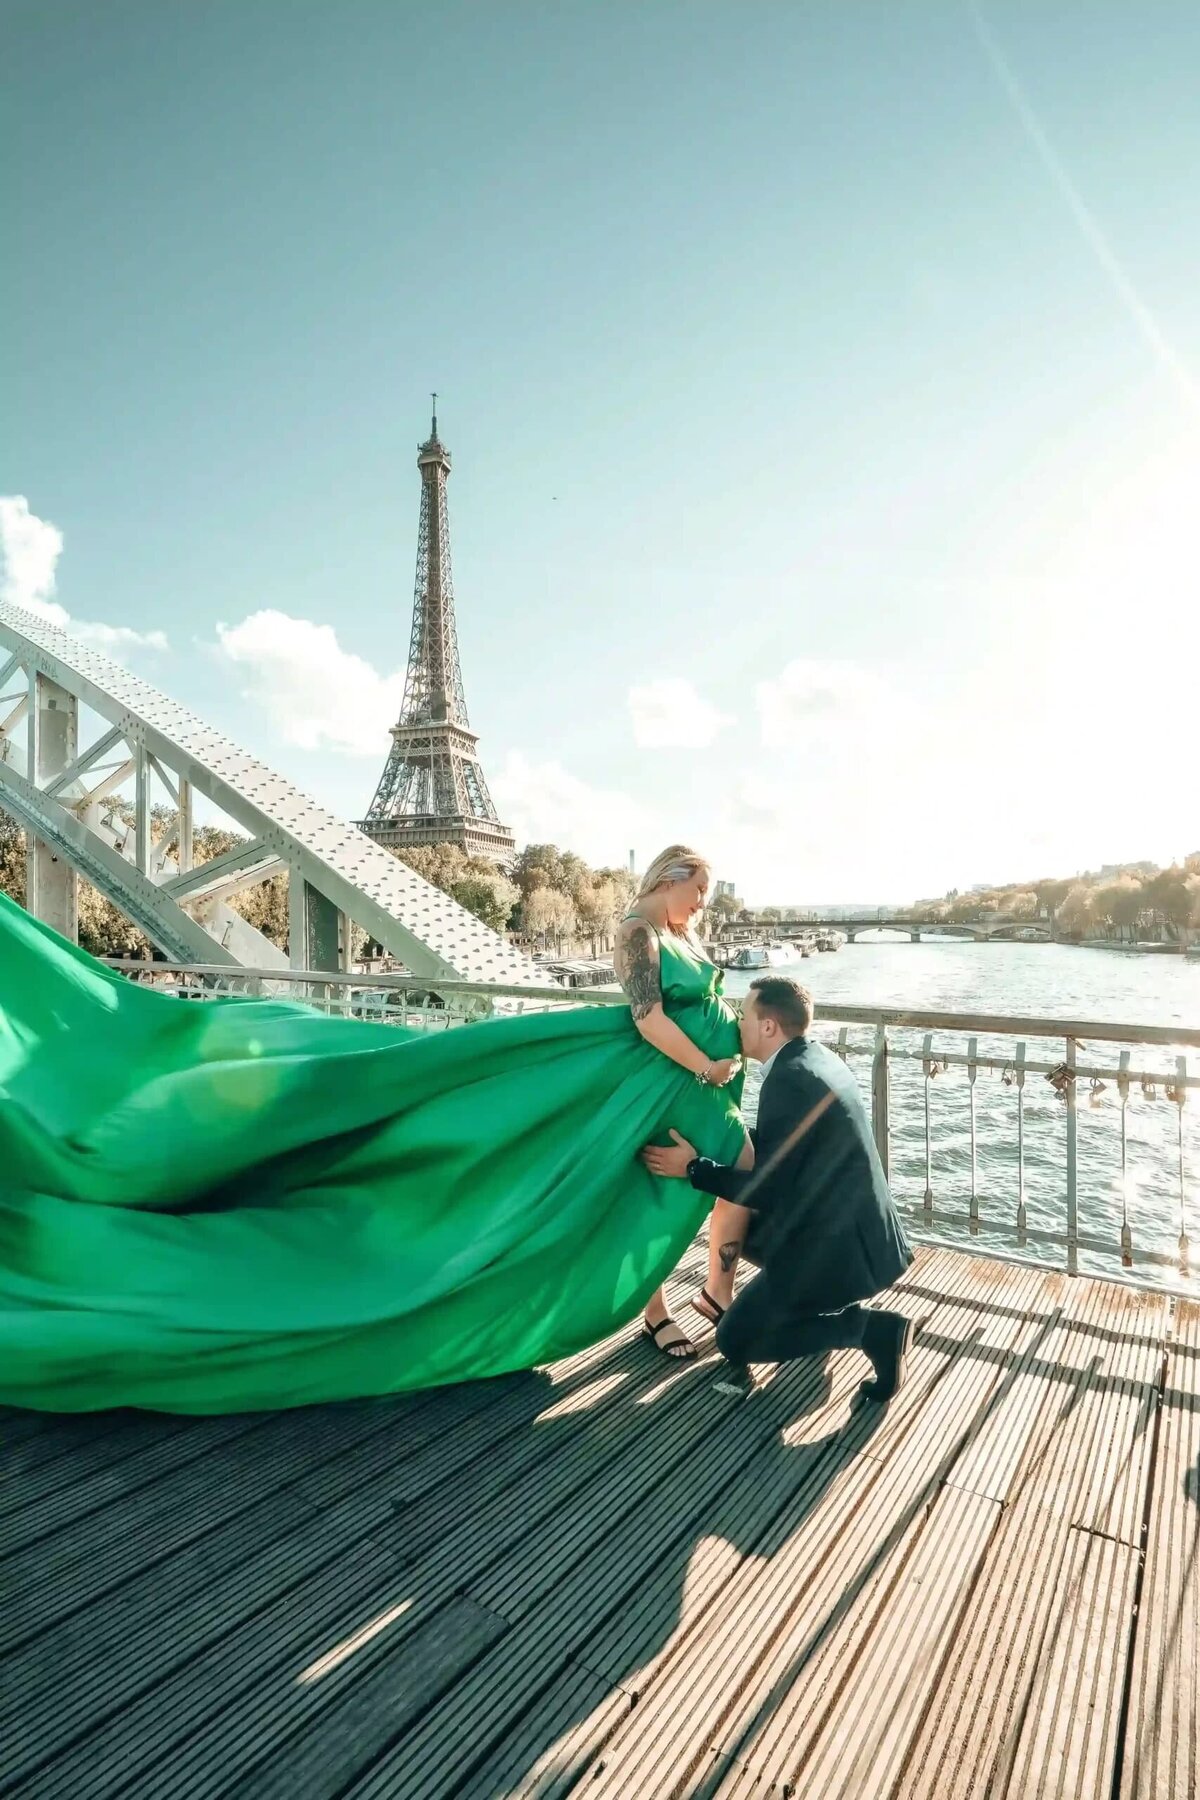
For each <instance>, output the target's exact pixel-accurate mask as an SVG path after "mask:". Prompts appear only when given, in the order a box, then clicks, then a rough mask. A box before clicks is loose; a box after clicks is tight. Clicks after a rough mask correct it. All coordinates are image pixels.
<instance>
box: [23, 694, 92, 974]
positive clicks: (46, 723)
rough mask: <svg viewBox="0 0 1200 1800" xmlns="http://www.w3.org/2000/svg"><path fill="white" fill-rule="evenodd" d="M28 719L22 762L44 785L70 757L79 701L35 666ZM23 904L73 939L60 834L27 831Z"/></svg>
mask: <svg viewBox="0 0 1200 1800" xmlns="http://www.w3.org/2000/svg"><path fill="white" fill-rule="evenodd" d="M27 718H28V732H29V739H28V748H27V750H26V757H27V766H28V767H29V768H30V769H32V770H34V771H35V781H36V784H37V786H38V787H41V788H44V787H46V786H47V785H48V784H50V783H52V782H53V781H54V779H55V777H56V776H58V775H61V773H62V772H63V770H64V769H69V768H70V767H71V764H72V763H73V762H74V761H75V753H76V745H77V742H78V735H79V704H78V702H77V700H76V698H75V696H74V694H72V693H69V692H68V691H67V689H66V688H64V687H60V686H59V684H58V683H57V682H56V681H52V680H51V679H50V677H49V676H48V675H43V674H41V673H39V672H36V671H35V672H33V673H32V674H31V675H30V678H29V707H28V713H27ZM27 824H28V820H27ZM25 904H26V906H27V907H28V908H29V910H30V912H31V913H32V914H33V916H34V918H35V919H41V920H42V921H43V923H44V924H46V925H50V926H53V928H54V930H55V931H57V932H58V933H59V934H60V935H61V936H62V937H65V938H69V939H70V941H71V942H72V943H75V942H77V940H78V937H79V877H78V875H77V874H76V872H75V868H74V866H73V864H72V862H71V860H70V857H69V856H68V855H67V854H65V851H64V846H63V844H62V841H61V839H59V838H56V840H55V841H53V842H52V841H51V840H50V839H49V838H46V837H43V836H42V835H41V834H40V833H39V832H38V831H37V830H36V829H29V830H28V832H27V849H26V858H25Z"/></svg>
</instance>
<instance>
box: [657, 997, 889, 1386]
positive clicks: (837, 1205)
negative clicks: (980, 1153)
mask: <svg viewBox="0 0 1200 1800" xmlns="http://www.w3.org/2000/svg"><path fill="white" fill-rule="evenodd" d="M811 1023H812V999H811V997H810V996H809V994H808V993H807V991H806V990H805V989H804V988H802V987H799V986H798V985H797V983H796V982H794V981H789V980H788V979H787V978H786V977H784V976H781V975H768V976H764V977H762V978H761V979H760V980H758V981H755V982H752V983H751V987H750V993H749V995H748V996H747V998H746V1002H745V1007H744V1010H743V1013H742V1026H741V1030H742V1049H743V1051H744V1053H745V1054H746V1055H747V1056H748V1057H753V1058H755V1059H756V1060H757V1061H759V1062H761V1063H762V1064H763V1084H762V1088H761V1091H760V1094H759V1101H758V1125H757V1127H756V1129H755V1130H754V1131H753V1132H752V1133H751V1137H752V1138H753V1141H754V1167H753V1168H752V1169H734V1168H728V1167H725V1166H724V1165H722V1164H720V1163H715V1162H712V1161H711V1160H710V1159H709V1158H708V1157H704V1156H697V1155H696V1152H695V1150H694V1149H693V1147H692V1146H691V1144H689V1143H687V1142H685V1140H684V1139H683V1138H681V1137H680V1136H679V1134H678V1132H675V1131H672V1133H671V1136H672V1137H673V1138H674V1140H675V1142H674V1145H673V1146H672V1147H671V1148H670V1149H664V1148H660V1147H657V1146H654V1145H651V1146H650V1147H649V1148H647V1149H646V1150H644V1151H643V1152H642V1160H643V1161H644V1162H645V1163H646V1165H647V1167H648V1168H650V1169H651V1170H652V1171H653V1172H654V1173H655V1174H656V1175H678V1176H686V1178H687V1179H688V1180H689V1181H690V1182H691V1184H692V1186H693V1187H694V1188H698V1189H700V1190H701V1191H702V1192H703V1193H706V1194H714V1195H719V1196H722V1197H723V1199H719V1200H718V1202H717V1207H716V1209H715V1210H714V1216H713V1223H712V1229H713V1230H714V1231H716V1232H717V1233H718V1242H719V1243H720V1244H721V1245H722V1260H723V1261H724V1262H726V1266H727V1267H728V1266H730V1265H731V1262H732V1256H729V1257H727V1256H726V1254H725V1253H726V1252H731V1253H732V1255H737V1254H738V1253H739V1252H740V1254H741V1255H743V1256H745V1258H746V1260H747V1261H748V1262H752V1263H755V1264H756V1265H757V1266H758V1268H759V1270H760V1273H759V1274H758V1275H756V1276H755V1277H754V1279H753V1280H752V1281H751V1282H749V1283H748V1284H747V1285H746V1286H745V1287H744V1288H743V1289H742V1291H741V1293H740V1294H739V1295H738V1296H737V1298H736V1299H735V1300H734V1301H733V1303H732V1305H730V1306H729V1307H727V1308H726V1307H722V1306H720V1305H719V1304H718V1303H717V1302H716V1301H715V1300H714V1299H713V1298H712V1296H711V1295H708V1294H707V1293H706V1294H704V1295H702V1296H701V1310H703V1311H705V1312H706V1313H707V1314H708V1316H709V1317H715V1318H716V1320H717V1348H718V1350H720V1352H721V1354H722V1355H723V1356H724V1357H725V1358H726V1360H727V1362H728V1363H729V1365H730V1366H729V1369H728V1371H727V1372H726V1374H725V1375H724V1376H723V1377H722V1379H721V1380H720V1381H718V1383H717V1386H718V1387H719V1388H722V1389H724V1390H726V1391H729V1390H733V1391H736V1392H739V1393H745V1392H748V1391H749V1390H750V1389H751V1387H752V1386H753V1380H752V1377H751V1375H750V1369H749V1365H750V1364H751V1363H755V1362H786V1361H789V1360H790V1359H791V1358H793V1357H797V1356H821V1355H823V1354H824V1353H825V1352H826V1351H827V1350H834V1349H842V1348H852V1347H853V1348H858V1349H861V1350H862V1351H864V1352H865V1354H866V1356H867V1358H868V1359H869V1361H870V1363H871V1365H872V1368H873V1371H874V1379H873V1380H868V1381H865V1382H864V1383H863V1388H862V1391H863V1393H864V1395H865V1396H866V1398H867V1399H869V1400H877V1401H885V1400H890V1399H891V1398H892V1396H893V1395H894V1394H896V1393H898V1392H899V1390H900V1388H901V1386H902V1385H903V1383H904V1379H905V1373H906V1367H905V1358H906V1356H907V1353H908V1349H909V1343H910V1340H911V1336H912V1323H911V1321H910V1320H908V1319H906V1318H905V1317H904V1316H903V1314H902V1313H897V1312H883V1311H872V1310H869V1309H867V1308H865V1307H864V1306H862V1305H861V1304H860V1303H861V1302H862V1301H864V1300H868V1299H870V1298H871V1297H872V1296H873V1295H875V1294H878V1293H881V1292H882V1291H883V1290H884V1289H885V1288H889V1287H890V1286H891V1285H892V1283H893V1282H894V1281H895V1280H896V1279H897V1278H898V1277H899V1276H900V1275H902V1274H903V1273H904V1271H905V1269H907V1268H908V1266H909V1264H910V1263H911V1262H912V1251H911V1250H910V1249H909V1246H908V1241H907V1239H906V1238H905V1235H904V1229H903V1227H902V1225H901V1223H900V1220H899V1217H898V1216H897V1213H896V1208H895V1205H894V1204H893V1201H892V1197H891V1194H890V1193H889V1192H888V1185H887V1179H886V1177H885V1175H884V1172H883V1165H882V1164H881V1162H880V1160H879V1154H878V1152H877V1150H876V1148H875V1140H874V1138H873V1136H872V1133H871V1125H870V1120H869V1119H868V1117H867V1112H866V1108H865V1107H864V1106H863V1103H862V1099H861V1096H860V1095H859V1091H858V1084H857V1082H856V1081H855V1079H854V1076H853V1075H852V1074H851V1073H850V1070H849V1069H848V1068H847V1067H846V1065H845V1063H844V1062H843V1061H842V1060H841V1058H840V1057H839V1056H836V1055H835V1054H834V1052H833V1051H832V1050H830V1049H828V1048H827V1047H826V1046H825V1045H824V1044H822V1043H819V1042H818V1041H817V1040H816V1039H815V1038H810V1037H809V1036H808V1035H807V1033H808V1028H809V1026H810V1024H811ZM705 1301H707V1303H708V1304H707V1306H705V1305H704V1304H703V1303H704V1302H705Z"/></svg>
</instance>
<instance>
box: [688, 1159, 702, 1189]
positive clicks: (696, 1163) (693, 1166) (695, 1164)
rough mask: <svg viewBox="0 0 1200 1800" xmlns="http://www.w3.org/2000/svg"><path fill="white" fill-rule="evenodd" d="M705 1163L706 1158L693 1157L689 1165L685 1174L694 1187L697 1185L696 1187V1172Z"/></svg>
mask: <svg viewBox="0 0 1200 1800" xmlns="http://www.w3.org/2000/svg"><path fill="white" fill-rule="evenodd" d="M703 1161H704V1158H703V1157H702V1156H693V1158H692V1160H691V1162H690V1163H689V1164H688V1166H687V1168H686V1170H685V1171H684V1173H685V1174H686V1175H687V1178H688V1180H689V1181H690V1182H691V1183H692V1186H693V1187H695V1185H696V1183H695V1180H694V1179H693V1177H694V1176H695V1173H696V1170H697V1169H698V1168H699V1167H700V1164H701V1163H702V1162H703Z"/></svg>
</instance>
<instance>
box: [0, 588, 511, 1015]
mask: <svg viewBox="0 0 1200 1800" xmlns="http://www.w3.org/2000/svg"><path fill="white" fill-rule="evenodd" d="M84 739H86V740H87V741H86V742H85V741H83V740H84ZM156 787H157V788H158V789H159V790H160V791H161V793H162V794H163V795H164V797H165V798H166V799H167V800H168V801H169V802H170V803H171V805H172V806H173V807H175V808H176V809H177V810H178V820H179V824H178V831H177V834H176V842H175V847H174V853H173V854H170V855H167V854H165V853H164V851H163V847H162V846H161V844H156V843H155V842H154V839H153V836H152V832H151V805H152V796H153V792H154V789H155V788H156ZM122 792H127V793H128V792H131V794H132V799H131V801H130V803H129V805H127V806H125V807H123V808H122V809H121V814H120V815H119V816H118V813H117V812H116V811H115V810H114V806H113V801H114V798H115V796H117V795H118V794H121V793H122ZM198 795H199V796H202V797H203V798H204V799H205V800H207V801H209V802H210V803H211V804H212V806H213V807H215V808H217V809H219V811H220V812H221V813H222V814H224V815H225V817H226V818H228V819H229V820H230V821H231V822H232V823H233V825H234V826H236V827H237V828H238V829H239V830H240V831H243V832H244V833H245V834H246V838H245V841H244V842H243V843H239V844H236V845H235V846H234V848H233V849H231V850H230V851H228V852H227V853H226V854H225V855H222V856H216V857H214V858H212V859H211V860H210V861H207V862H204V863H201V864H199V865H197V864H195V863H194V862H193V858H192V840H193V805H194V800H195V797H196V796H198ZM0 807H3V809H4V810H5V811H6V812H8V813H10V814H11V815H12V817H13V818H15V819H16V820H17V821H18V823H19V824H21V825H23V826H24V827H25V828H26V830H27V832H28V834H29V862H28V878H27V889H28V892H27V904H28V906H29V910H30V911H31V912H32V913H33V914H34V915H35V916H36V917H37V918H40V919H43V920H45V921H46V923H47V924H50V925H52V926H54V928H55V929H56V930H58V931H60V932H61V933H62V934H63V935H64V936H65V937H69V938H72V939H74V938H75V936H76V930H77V887H78V878H79V877H80V876H83V877H84V878H85V879H86V880H88V881H90V882H91V883H92V884H93V885H94V886H95V887H96V888H98V889H99V891H100V892H101V893H102V894H104V895H106V896H107V897H108V898H109V899H110V900H112V901H113V902H114V903H115V905H117V906H118V907H119V908H120V909H121V911H122V912H123V913H124V914H125V915H126V916H127V917H128V918H129V919H130V920H132V922H133V923H134V924H135V925H137V926H139V927H140V928H141V930H142V931H143V932H144V933H145V935H146V936H147V938H149V940H150V942H151V943H152V944H154V945H155V947H156V948H157V949H158V950H159V951H161V952H162V954H163V955H164V956H166V957H168V958H172V959H175V960H178V961H184V962H200V963H225V964H229V965H231V966H234V967H236V966H238V965H243V966H245V965H252V966H254V967H256V968H260V969H261V968H274V967H286V966H288V965H289V964H290V966H291V967H292V968H294V969H314V970H336V969H349V968H350V966H351V936H352V933H351V926H352V924H353V925H358V926H360V927H361V928H362V929H363V930H364V931H365V932H366V933H367V935H368V936H369V937H371V938H373V939H375V940H376V941H377V942H378V943H380V944H382V945H383V947H384V949H385V950H387V951H388V952H390V953H391V954H392V955H393V956H395V957H397V958H398V959H399V960H400V961H401V962H402V963H403V964H404V966H405V968H406V969H408V970H409V971H410V972H411V973H412V974H413V975H415V976H420V977H438V978H441V979H443V980H453V979H458V980H466V981H473V982H486V983H500V984H514V983H515V984H517V985H524V984H527V983H532V982H535V981H536V980H537V979H538V977H537V971H536V970H535V968H534V965H533V964H532V962H531V961H530V960H529V959H528V958H527V957H525V956H523V955H521V954H520V953H519V952H518V951H516V950H514V949H513V948H512V947H511V946H510V945H509V944H508V943H507V942H506V940H505V939H504V938H502V937H501V936H500V935H499V934H498V933H497V932H494V931H492V930H490V929H489V928H488V927H487V926H486V925H484V924H483V923H482V922H481V921H480V920H478V919H476V918H475V917H474V915H473V914H471V913H469V912H467V911H466V909H465V908H463V907H461V906H459V905H458V904H457V902H456V901H454V900H452V899H451V898H450V897H449V895H447V894H444V893H442V892H441V891H440V889H438V888H435V887H433V886H432V885H431V884H430V883H429V882H427V881H424V880H422V878H421V877H420V876H419V875H417V874H416V873H415V872H414V871H413V870H411V869H409V868H408V867H407V866H406V865H405V864H404V863H401V862H399V861H397V859H396V858H395V857H394V856H392V855H390V854H389V853H388V851H386V850H383V849H381V848H380V847H379V845H378V844H375V843H373V842H372V841H371V839H370V838H368V837H366V836H365V835H364V834H363V833H362V832H361V831H359V830H358V829H357V828H356V827H355V826H353V825H349V824H346V823H344V822H343V821H342V820H340V819H337V818H335V817H334V816H333V815H332V814H331V813H328V812H326V811H325V810H324V808H323V807H320V806H318V805H317V804H316V803H315V802H314V801H312V800H310V799H309V798H308V797H307V796H306V795H304V794H302V793H300V792H299V790H298V789H296V788H295V787H293V786H292V784H291V783H290V782H289V781H287V780H285V779H284V778H283V777H282V776H280V775H277V774H275V773H274V772H273V771H272V770H271V769H269V768H267V767H266V766H265V764H263V763H261V762H259V761H258V760H257V759H256V758H255V757H253V756H251V755H249V754H248V753H247V752H246V751H244V750H242V749H240V748H239V746H238V745H237V744H235V743H233V742H231V741H230V739H229V738H227V737H225V736H224V735H223V734H222V733H220V732H218V731H214V730H213V729H212V728H211V727H210V726H208V725H206V724H205V723H204V721H203V720H202V719H200V718H198V717H197V716H196V714H195V713H192V712H189V711H188V710H187V708H186V707H183V706H181V705H179V704H178V702H176V701H175V700H172V699H170V698H169V697H168V696H167V695H165V694H162V693H160V692H158V690H157V689H155V688H153V687H151V686H150V685H149V684H148V683H147V682H145V681H143V680H142V679H141V678H140V677H139V676H137V675H134V674H132V673H131V672H130V671H129V670H128V669H125V668H122V667H121V666H120V664H118V663H115V662H113V661H112V660H111V659H110V658H108V657H106V656H103V655H101V654H100V653H98V652H97V651H94V650H92V649H90V648H88V647H87V646H85V645H83V644H80V643H78V642H77V641H76V640H74V639H73V638H71V637H70V636H69V635H68V634H67V633H66V632H63V631H60V630H58V629H57V628H55V627H54V626H52V625H48V624H46V623H45V622H43V621H42V620H41V619H39V618H37V617H35V616H34V615H33V614H31V613H29V612H26V611H25V610H24V609H23V608H20V607H17V606H12V605H9V604H6V603H2V602H0ZM283 873H286V874H287V876H288V927H289V933H288V935H289V953H288V954H287V955H285V954H284V953H283V952H282V951H281V950H279V949H278V948H277V946H275V945H274V944H272V943H271V942H270V941H269V940H268V939H267V938H266V937H264V936H263V935H262V933H261V932H259V931H257V930H256V929H255V928H254V927H253V926H252V925H250V924H249V923H248V922H247V921H246V920H245V919H243V918H242V916H241V914H240V913H239V912H237V911H235V909H234V908H233V907H231V906H230V905H229V899H230V897H231V896H232V895H234V894H236V893H238V892H239V891H240V890H241V889H243V888H246V887H250V886H252V885H254V884H255V883H257V882H261V881H265V880H267V879H268V878H270V877H271V876H274V875H279V874H283Z"/></svg>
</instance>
